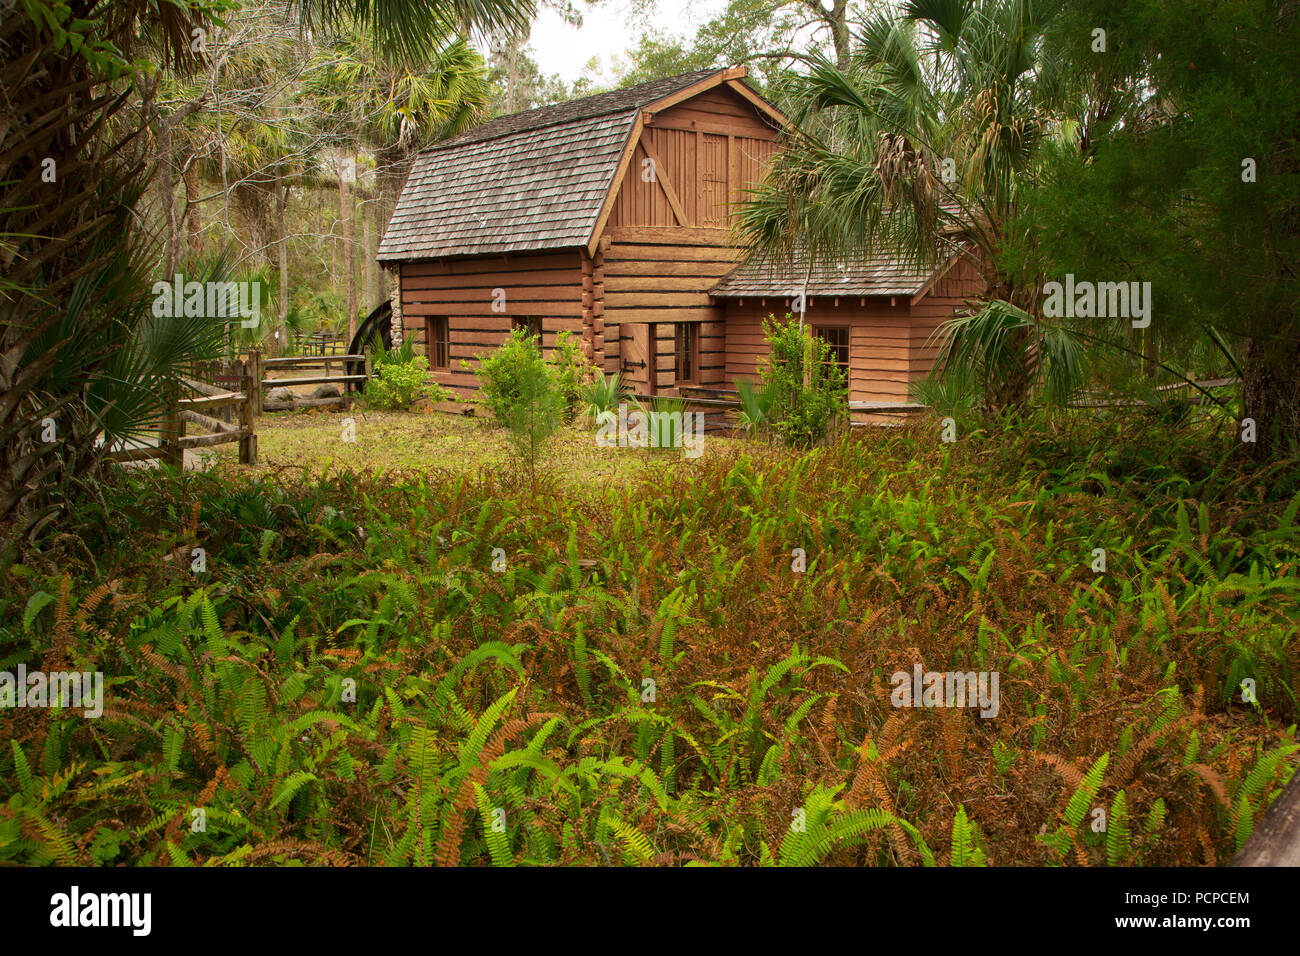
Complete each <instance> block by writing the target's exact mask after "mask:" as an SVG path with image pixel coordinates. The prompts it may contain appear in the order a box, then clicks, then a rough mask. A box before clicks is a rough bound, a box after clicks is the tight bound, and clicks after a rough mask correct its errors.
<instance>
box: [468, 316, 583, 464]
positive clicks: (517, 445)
mask: <svg viewBox="0 0 1300 956" xmlns="http://www.w3.org/2000/svg"><path fill="white" fill-rule="evenodd" d="M479 361H480V365H479V382H480V384H481V388H480V391H479V395H480V397H481V399H482V401H483V402H484V404H486V405H487V407H488V408H490V409H491V410H492V414H493V416H495V417H496V420H497V421H498V422H499V423H500V424H501V425H502V427H504V428H505V429H506V430H507V431H508V432H509V433H510V443H511V445H512V446H513V447H514V450H515V452H516V454H517V455H518V456H519V458H520V459H521V460H522V461H523V462H524V464H526V465H527V468H528V473H529V476H530V478H531V479H533V480H535V478H536V471H537V460H538V456H539V455H540V454H541V452H542V449H543V447H544V446H545V444H546V442H547V441H548V440H549V439H550V437H551V436H552V435H554V434H555V432H556V431H557V430H558V429H559V427H560V425H561V423H562V418H563V415H564V411H565V408H566V400H565V394H564V392H563V388H562V385H561V379H560V375H559V374H558V373H557V371H556V369H555V367H554V366H553V365H551V364H550V363H548V362H546V361H545V360H544V359H543V358H542V352H541V349H540V348H538V345H537V339H536V338H535V337H534V336H532V335H530V334H529V333H528V332H527V331H526V330H524V329H515V330H514V331H513V332H511V333H510V338H509V339H507V340H506V343H505V344H504V345H502V346H501V347H500V348H499V349H497V350H496V351H495V352H493V353H492V354H491V355H480V356H479Z"/></svg>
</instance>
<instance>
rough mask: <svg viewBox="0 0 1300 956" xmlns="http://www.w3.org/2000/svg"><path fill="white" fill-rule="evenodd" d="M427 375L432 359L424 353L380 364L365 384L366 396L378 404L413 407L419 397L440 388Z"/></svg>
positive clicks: (391, 407) (379, 405)
mask: <svg viewBox="0 0 1300 956" xmlns="http://www.w3.org/2000/svg"><path fill="white" fill-rule="evenodd" d="M428 376H429V361H428V359H426V358H425V357H424V356H423V355H416V356H415V357H413V358H412V359H411V360H410V361H409V362H389V363H386V364H384V365H377V366H375V368H374V374H373V375H372V376H371V379H370V382H369V384H367V386H366V398H367V399H368V400H369V403H370V404H371V405H373V406H374V407H375V408H386V409H390V410H391V409H401V408H410V407H411V405H412V404H413V403H414V402H415V400H416V399H417V398H422V397H424V396H425V395H426V394H427V393H428V392H429V390H430V389H431V388H437V386H436V385H431V384H430V382H429V379H428Z"/></svg>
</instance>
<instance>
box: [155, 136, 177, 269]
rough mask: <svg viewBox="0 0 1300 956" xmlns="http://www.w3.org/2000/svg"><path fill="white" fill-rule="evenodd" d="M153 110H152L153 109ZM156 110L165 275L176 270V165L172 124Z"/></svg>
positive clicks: (159, 200) (159, 199)
mask: <svg viewBox="0 0 1300 956" xmlns="http://www.w3.org/2000/svg"><path fill="white" fill-rule="evenodd" d="M151 111H152V110H151ZM153 112H154V131H155V132H154V135H155V136H156V138H157V141H158V202H159V204H160V205H161V207H162V214H163V262H164V264H165V265H166V268H165V269H164V270H163V275H167V276H169V275H171V274H172V273H173V272H175V271H176V238H177V236H176V234H177V233H178V232H179V225H180V224H179V223H178V222H177V220H176V167H175V166H174V165H173V158H174V157H173V156H172V128H171V124H170V123H169V122H168V121H167V120H165V119H163V118H162V117H161V116H159V115H158V114H157V112H156V111H153Z"/></svg>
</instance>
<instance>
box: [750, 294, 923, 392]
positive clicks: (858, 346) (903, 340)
mask: <svg viewBox="0 0 1300 956" xmlns="http://www.w3.org/2000/svg"><path fill="white" fill-rule="evenodd" d="M837 301H838V303H839V304H838V305H836V304H835V303H836V302H837ZM864 303H865V304H864ZM789 312H790V300H789V299H765V300H761V299H739V300H737V299H732V300H729V301H727V303H726V315H727V344H726V349H727V374H726V381H727V386H726V387H728V388H735V387H736V384H735V383H736V379H738V378H741V377H745V378H749V379H751V380H753V381H755V382H757V381H758V366H759V363H760V361H761V360H763V359H766V357H767V353H768V348H767V341H766V339H765V338H764V336H763V320H764V319H765V318H767V317H768V316H775V317H776V318H778V319H780V320H782V321H784V319H785V316H786V315H787V314H788V313H789ZM805 319H806V321H807V322H808V324H809V325H811V326H813V327H814V328H816V327H818V326H830V327H842V328H847V329H848V330H849V400H850V401H854V402H863V401H868V402H883V401H906V400H907V383H908V380H909V378H908V377H909V374H910V369H911V356H910V351H911V331H912V320H911V318H910V317H909V315H908V305H907V299H906V298H901V297H899V298H895V299H894V304H893V305H890V299H889V298H885V297H880V298H877V297H868V298H866V299H865V300H864V299H862V298H859V297H854V298H851V299H850V298H840V299H838V300H836V299H830V298H827V299H818V298H812V299H811V301H810V302H809V305H808V311H807V312H806V313H805Z"/></svg>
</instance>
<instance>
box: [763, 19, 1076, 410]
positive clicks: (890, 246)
mask: <svg viewBox="0 0 1300 956" xmlns="http://www.w3.org/2000/svg"><path fill="white" fill-rule="evenodd" d="M1054 9H1055V7H1054V5H1053V4H1051V3H1031V2H1028V0H947V2H944V3H934V2H927V0H911V2H909V3H907V4H905V5H904V7H903V10H902V12H901V15H900V16H898V17H897V18H894V17H892V16H891V15H889V14H879V15H875V16H873V17H872V18H871V19H868V20H866V21H865V22H864V23H863V24H862V26H861V27H860V29H859V30H858V31H857V32H856V33H855V37H854V49H853V52H852V55H851V56H850V57H849V61H848V65H847V68H846V69H843V70H841V69H839V68H838V67H837V66H836V65H835V64H833V63H831V62H830V61H829V60H827V59H825V58H823V57H816V56H814V57H810V58H808V67H809V69H808V72H807V74H806V75H803V76H797V77H792V78H791V80H790V81H789V83H788V85H787V88H786V96H787V97H788V100H789V102H790V103H791V112H792V117H793V119H794V120H795V123H796V126H797V127H798V129H797V130H796V131H795V132H793V133H792V134H790V135H789V137H788V144H787V148H786V149H785V150H784V151H783V152H782V153H781V154H780V155H779V157H778V159H777V160H776V162H775V163H774V165H773V168H772V170H771V172H770V174H769V176H768V178H767V179H766V180H765V182H764V183H763V184H762V185H761V186H760V187H758V188H757V189H756V190H755V191H754V192H753V193H752V194H751V201H750V202H749V203H748V204H747V205H745V206H744V207H742V210H741V213H740V215H739V217H738V222H737V230H738V233H739V235H740V238H741V241H742V242H744V243H745V244H747V245H749V246H750V247H751V248H752V249H753V250H754V251H755V253H756V254H758V255H761V256H765V257H768V258H771V259H776V260H786V261H789V260H790V259H791V258H792V257H793V256H794V255H795V252H796V250H798V249H803V250H806V253H805V254H806V255H807V257H808V259H809V261H810V262H815V261H825V260H831V261H833V260H835V259H839V258H842V257H845V256H852V255H855V254H868V255H869V254H872V253H874V252H876V251H877V250H880V251H886V252H888V253H890V254H896V255H902V256H903V257H905V258H906V259H909V260H911V261H912V262H913V263H915V264H916V265H918V266H932V265H934V264H935V263H937V262H945V261H947V260H949V259H950V258H951V257H952V256H961V257H965V258H966V259H968V260H969V261H970V262H971V263H972V264H973V265H974V266H975V268H976V269H977V270H978V272H979V274H980V276H981V277H982V279H983V281H984V284H985V287H986V290H987V291H986V298H985V307H984V308H981V309H980V310H978V311H977V312H976V313H974V314H973V315H967V316H963V317H961V318H959V319H957V320H955V321H954V322H952V323H950V324H949V325H948V326H947V327H946V329H945V330H944V331H945V335H946V341H945V350H944V356H945V359H946V362H947V363H948V364H949V365H951V366H956V365H966V366H969V367H970V369H971V370H973V371H974V373H975V374H974V377H975V379H976V380H977V381H978V382H979V384H980V385H981V386H982V387H983V390H984V394H985V402H986V404H987V405H988V406H989V407H990V408H992V409H994V410H1004V409H1014V408H1017V407H1019V406H1021V405H1022V404H1023V403H1024V402H1025V400H1026V398H1027V395H1028V392H1029V388H1030V386H1031V384H1032V383H1033V382H1034V381H1035V379H1036V377H1037V376H1038V375H1039V374H1040V373H1045V374H1048V375H1049V377H1051V378H1052V380H1053V381H1056V380H1057V379H1061V380H1066V379H1071V378H1072V377H1077V374H1078V372H1079V361H1080V350H1079V348H1078V346H1077V343H1075V341H1074V340H1073V339H1072V338H1071V337H1070V336H1069V335H1068V334H1067V332H1065V331H1064V330H1062V329H1059V328H1049V327H1047V326H1044V325H1043V323H1042V321H1041V316H1040V315H1039V310H1038V305H1037V303H1038V298H1039V296H1038V292H1039V288H1040V283H1041V278H1040V277H1038V276H1034V275H1032V274H1026V272H1025V270H1018V269H1015V268H1012V267H1011V266H1009V265H1008V264H1007V263H1006V262H1005V261H1004V260H1003V257H1002V255H1001V253H1002V252H1003V251H1004V247H1005V244H1006V241H1007V240H1008V239H1009V238H1010V237H1012V236H1014V235H1016V234H1017V233H1016V230H1017V228H1018V220H1017V212H1018V210H1019V208H1020V204H1021V201H1022V199H1023V197H1024V195H1025V193H1026V191H1027V190H1031V189H1033V188H1034V186H1035V183H1036V182H1038V180H1039V178H1040V176H1042V175H1043V172H1044V169H1045V166H1046V164H1047V163H1049V162H1050V155H1051V151H1052V150H1053V149H1056V148H1077V145H1075V144H1077V142H1078V136H1079V133H1078V127H1077V124H1076V125H1073V126H1071V125H1064V124H1061V123H1060V122H1058V117H1059V116H1060V115H1061V113H1062V110H1061V106H1062V104H1063V103H1065V102H1068V101H1069V99H1070V97H1072V96H1075V95H1077V93H1078V91H1076V90H1074V89H1073V88H1072V87H1071V86H1070V84H1069V82H1068V78H1066V77H1063V76H1062V75H1061V71H1060V70H1059V68H1058V66H1057V65H1056V64H1055V63H1054V62H1053V61H1052V60H1051V59H1050V58H1048V57H1047V56H1046V55H1045V52H1044V51H1045V46H1044V43H1043V35H1044V31H1045V29H1046V28H1047V27H1048V26H1049V25H1050V24H1051V22H1052V17H1053V15H1054V14H1053V11H1054ZM1058 360H1059V361H1058ZM1053 363H1055V364H1053ZM1062 387H1063V388H1065V389H1067V390H1068V384H1066V385H1063V386H1062Z"/></svg>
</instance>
